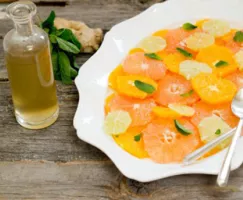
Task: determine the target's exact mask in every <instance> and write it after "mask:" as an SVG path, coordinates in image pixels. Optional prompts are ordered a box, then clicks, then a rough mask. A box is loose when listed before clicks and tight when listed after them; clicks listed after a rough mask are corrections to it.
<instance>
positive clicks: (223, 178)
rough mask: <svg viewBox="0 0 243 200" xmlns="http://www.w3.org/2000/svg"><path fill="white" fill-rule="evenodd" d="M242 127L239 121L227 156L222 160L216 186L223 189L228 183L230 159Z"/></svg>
mask: <svg viewBox="0 0 243 200" xmlns="http://www.w3.org/2000/svg"><path fill="white" fill-rule="evenodd" d="M242 125H243V119H240V121H239V124H238V126H237V128H236V132H235V134H234V136H233V139H232V142H231V144H230V146H229V149H228V152H227V155H226V157H225V159H224V163H223V165H222V167H221V170H220V172H219V174H218V178H217V184H218V185H219V186H220V187H224V186H226V185H227V183H228V179H229V174H230V167H231V160H232V157H233V155H234V151H235V147H236V144H237V141H238V139H239V138H240V135H241V130H242Z"/></svg>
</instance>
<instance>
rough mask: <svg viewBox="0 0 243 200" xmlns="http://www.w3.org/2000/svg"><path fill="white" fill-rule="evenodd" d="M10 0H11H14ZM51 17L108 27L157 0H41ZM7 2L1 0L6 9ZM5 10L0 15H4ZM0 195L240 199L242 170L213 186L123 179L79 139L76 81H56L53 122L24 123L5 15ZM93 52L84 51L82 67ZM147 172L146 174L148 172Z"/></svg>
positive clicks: (202, 180)
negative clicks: (10, 66) (11, 76)
mask: <svg viewBox="0 0 243 200" xmlns="http://www.w3.org/2000/svg"><path fill="white" fill-rule="evenodd" d="M8 1H9V0H8ZM35 2H36V3H37V5H38V11H39V13H40V15H41V16H42V17H43V18H45V17H46V16H47V15H48V14H49V12H50V11H51V10H52V9H53V10H55V11H56V13H57V15H58V16H60V17H67V18H70V19H73V20H83V21H85V22H86V23H87V24H89V25H90V26H91V27H101V28H102V29H103V30H104V31H105V32H106V31H108V30H109V29H110V28H111V27H112V26H113V25H114V24H116V23H118V22H121V21H123V20H125V19H128V18H130V17H132V16H134V15H136V14H138V13H140V12H141V11H143V10H144V9H146V8H147V7H149V6H150V5H152V4H154V3H156V2H160V1H159V0H73V1H71V2H68V1H66V0H53V1H50V0H36V1H35ZM2 7H3V5H1V4H0V9H2ZM1 16H2V15H1V12H0V18H1ZM0 20H1V21H0V44H1V45H0V138H1V142H0V200H3V199H4V200H5V199H14V200H15V199H28V200H29V199H38V200H42V199H58V200H60V199H65V200H69V199H70V200H74V199H84V200H131V199H133V200H142V199H150V200H177V199H181V200H215V199H220V200H221V199H222V200H224V199H225V200H237V199H238V200H242V199H243V168H240V169H238V170H237V171H235V172H232V174H231V177H230V181H229V186H228V187H226V188H218V187H216V186H215V176H207V175H182V176H176V177H171V178H166V179H163V180H159V181H155V182H151V183H139V182H136V181H133V180H130V179H127V178H126V177H124V176H123V175H122V174H121V173H120V172H119V171H118V170H117V168H116V167H115V166H114V164H113V163H112V162H111V161H110V160H109V159H108V158H107V156H105V155H104V154H103V153H102V152H101V151H99V150H98V149H96V148H94V147H92V146H90V145H89V144H86V143H84V142H82V141H80V140H79V139H78V138H77V136H76V132H75V130H74V128H73V116H74V113H75V110H76V107H77V103H78V93H77V90H76V87H75V86H74V85H70V86H64V85H62V84H60V83H58V86H57V87H58V97H59V102H60V108H61V110H60V117H59V119H58V121H57V122H56V123H55V124H54V125H53V126H51V127H49V128H47V129H44V130H39V131H34V130H27V129H24V128H22V127H21V126H19V125H18V124H17V122H16V121H15V118H14V116H13V107H12V100H11V93H10V89H9V82H8V77H7V74H6V69H5V66H4V60H3V49H2V48H3V47H2V41H3V36H4V35H5V34H6V33H7V32H8V31H9V30H10V29H11V28H12V23H11V22H10V21H9V20H7V19H0ZM90 56H91V55H88V54H83V55H80V56H79V59H78V62H79V64H80V65H82V64H83V63H84V62H85V61H86V60H87V59H88V58H89V57H90ZM144 173H146V172H144Z"/></svg>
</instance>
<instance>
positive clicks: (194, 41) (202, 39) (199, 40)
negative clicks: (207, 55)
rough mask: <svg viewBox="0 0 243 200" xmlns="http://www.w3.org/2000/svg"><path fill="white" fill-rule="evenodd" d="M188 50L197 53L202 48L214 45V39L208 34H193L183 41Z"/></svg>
mask: <svg viewBox="0 0 243 200" xmlns="http://www.w3.org/2000/svg"><path fill="white" fill-rule="evenodd" d="M185 42H186V45H187V47H188V48H189V49H192V50H194V51H198V50H200V49H202V48H206V47H209V46H211V45H213V44H214V42H215V39H214V37H213V36H212V35H210V34H208V33H194V34H193V35H191V36H189V37H188V38H186V40H185Z"/></svg>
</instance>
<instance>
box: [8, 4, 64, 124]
mask: <svg viewBox="0 0 243 200" xmlns="http://www.w3.org/2000/svg"><path fill="white" fill-rule="evenodd" d="M35 14H36V6H35V4H33V3H32V2H28V1H19V2H15V3H12V4H10V5H9V6H8V7H7V15H8V17H9V18H10V19H12V20H13V22H14V24H15V28H14V29H12V30H11V31H9V32H8V33H7V35H6V36H5V37H4V41H3V46H4V52H5V62H6V66H7V70H8V77H9V81H10V85H11V91H12V99H13V104H14V110H15V116H16V119H17V121H18V123H19V124H20V125H22V126H23V127H25V128H29V129H41V128H45V127H47V126H49V125H51V124H52V123H54V122H55V121H56V119H57V117H58V113H59V106H58V101H57V95H56V84H55V80H54V75H53V69H52V62H51V56H50V44H49V39H48V35H47V34H46V33H45V31H43V30H42V29H41V28H39V27H37V26H35V25H34V24H33V16H34V15H35Z"/></svg>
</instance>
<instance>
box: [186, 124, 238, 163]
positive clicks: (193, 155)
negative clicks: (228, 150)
mask: <svg viewBox="0 0 243 200" xmlns="http://www.w3.org/2000/svg"><path fill="white" fill-rule="evenodd" d="M235 131H236V128H233V129H231V130H230V131H228V132H227V133H225V134H222V135H221V136H219V137H217V138H215V139H214V140H212V141H210V142H208V143H207V144H205V145H204V146H202V147H201V148H199V149H197V150H196V151H193V152H192V153H190V154H188V155H187V156H186V157H185V158H184V160H183V165H190V164H192V163H194V162H195V161H196V160H198V159H199V158H201V157H202V156H203V155H205V154H206V153H207V152H209V151H210V150H211V149H213V148H214V147H216V146H217V145H219V144H220V143H221V142H223V141H224V140H226V139H227V138H229V137H231V136H232V135H233V134H234V133H235Z"/></svg>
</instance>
